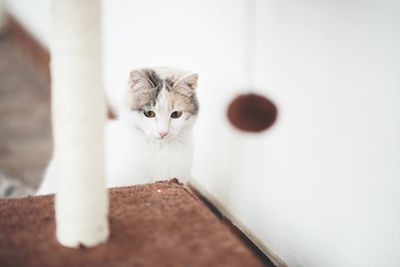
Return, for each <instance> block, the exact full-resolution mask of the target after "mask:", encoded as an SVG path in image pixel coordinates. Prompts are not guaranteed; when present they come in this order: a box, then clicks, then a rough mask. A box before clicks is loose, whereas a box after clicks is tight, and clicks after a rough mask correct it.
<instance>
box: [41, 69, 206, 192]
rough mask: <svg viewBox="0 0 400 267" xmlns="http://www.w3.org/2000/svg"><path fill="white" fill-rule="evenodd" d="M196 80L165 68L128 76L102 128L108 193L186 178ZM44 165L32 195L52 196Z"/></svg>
mask: <svg viewBox="0 0 400 267" xmlns="http://www.w3.org/2000/svg"><path fill="white" fill-rule="evenodd" d="M197 80H198V75H197V74H196V73H192V72H189V71H181V70H177V69H173V68H167V67H157V68H146V69H137V70H133V71H131V73H130V76H129V82H128V86H127V89H126V90H125V92H124V94H123V101H122V104H121V105H120V107H119V108H118V109H117V114H118V116H117V119H116V120H110V121H108V122H107V123H106V126H105V154H106V158H105V159H106V178H107V186H108V187H117V186H129V185H135V184H145V183H152V182H156V181H159V180H167V179H171V178H177V179H178V180H179V182H181V183H183V184H186V183H187V182H188V180H189V179H190V176H191V166H192V157H193V144H192V142H193V141H192V130H193V126H194V124H195V121H196V119H197V115H198V112H199V104H198V99H197V94H196V89H197ZM56 173H57V170H55V167H54V163H53V161H50V163H49V165H48V167H47V170H46V172H45V175H44V176H45V178H44V180H43V182H42V184H41V186H40V187H39V189H38V191H37V194H38V195H41V194H49V193H54V192H55V177H56Z"/></svg>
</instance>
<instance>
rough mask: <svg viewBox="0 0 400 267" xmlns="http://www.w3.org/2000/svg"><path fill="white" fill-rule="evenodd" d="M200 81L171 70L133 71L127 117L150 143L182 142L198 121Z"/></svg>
mask: <svg viewBox="0 0 400 267" xmlns="http://www.w3.org/2000/svg"><path fill="white" fill-rule="evenodd" d="M197 79H198V75H197V74H196V73H191V72H187V71H180V70H176V69H171V68H151V69H150V68H149V69H137V70H133V71H131V73H130V77H129V83H128V91H127V96H126V97H125V112H124V113H125V116H124V117H126V118H127V119H128V122H129V123H132V125H134V126H135V127H136V128H138V129H140V130H142V131H143V132H144V133H145V134H146V136H148V137H149V138H151V139H154V140H159V141H161V142H165V141H170V140H174V139H176V138H180V137H181V136H182V134H184V133H185V132H186V130H188V129H191V128H192V126H193V124H194V122H195V119H196V117H197V113H198V110H199V106H198V101H197V97H196V88H197Z"/></svg>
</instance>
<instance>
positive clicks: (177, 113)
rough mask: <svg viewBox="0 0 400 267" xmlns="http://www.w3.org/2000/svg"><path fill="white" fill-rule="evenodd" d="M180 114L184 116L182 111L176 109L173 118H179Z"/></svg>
mask: <svg viewBox="0 0 400 267" xmlns="http://www.w3.org/2000/svg"><path fill="white" fill-rule="evenodd" d="M180 116H182V111H174V112H172V113H171V118H173V119H177V118H179V117H180Z"/></svg>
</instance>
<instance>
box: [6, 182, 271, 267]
mask: <svg viewBox="0 0 400 267" xmlns="http://www.w3.org/2000/svg"><path fill="white" fill-rule="evenodd" d="M53 199H54V198H53V196H52V195H50V196H38V197H28V198H21V199H3V200H0V266H7V267H13V266H40V267H45V266H74V267H78V266H99V267H100V266H107V267H111V266H112V267H118V266H143V267H144V266H151V267H154V266H191V267H194V266H202V267H203V266H229V267H234V266H249V267H250V266H263V264H262V263H261V261H259V259H258V258H257V257H256V256H255V255H254V254H253V252H252V251H251V250H249V248H248V247H246V246H245V245H244V244H243V243H242V242H241V241H240V240H239V239H238V238H237V237H236V236H235V235H233V234H232V232H230V230H229V229H228V228H227V227H226V226H225V225H223V224H222V223H221V221H220V220H219V219H218V218H217V217H215V215H214V214H213V213H212V212H211V211H210V210H209V209H208V208H207V207H206V206H205V205H204V204H203V203H202V202H201V201H200V200H199V199H197V197H196V196H194V195H193V194H192V193H190V192H189V191H188V190H187V189H185V188H184V187H183V186H181V185H180V184H178V183H177V182H176V181H174V180H171V181H169V182H160V183H155V184H149V185H139V186H132V187H123V188H116V189H111V190H110V227H111V237H110V239H109V241H108V243H106V244H103V245H100V246H98V247H95V248H91V249H87V248H81V249H78V250H76V249H70V248H65V247H62V246H60V245H59V244H58V243H57V241H56V239H55V236H54V231H55V229H54V228H55V224H54V213H53Z"/></svg>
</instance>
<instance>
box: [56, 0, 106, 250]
mask: <svg viewBox="0 0 400 267" xmlns="http://www.w3.org/2000/svg"><path fill="white" fill-rule="evenodd" d="M52 4H53V10H52V12H53V13H52V27H53V28H52V40H51V47H50V49H51V72H52V110H53V134H54V147H55V148H54V158H55V165H56V170H57V193H56V200H55V212H56V227H57V230H56V236H57V239H58V241H59V242H60V243H61V244H62V245H64V246H67V247H79V246H80V245H81V244H82V245H84V246H87V247H91V246H95V245H97V244H99V243H101V242H105V241H106V240H107V238H108V235H109V228H108V219H107V216H108V195H107V191H106V187H105V174H104V173H105V172H104V144H103V141H104V140H103V139H104V133H103V131H104V123H105V119H106V105H105V100H104V92H103V87H102V74H101V66H102V64H101V63H102V62H101V27H100V25H101V20H100V12H101V7H100V4H101V2H100V0H85V1H82V0H55V1H53V3H52Z"/></svg>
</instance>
